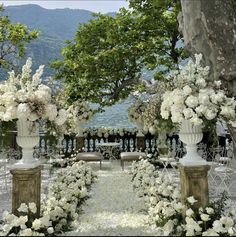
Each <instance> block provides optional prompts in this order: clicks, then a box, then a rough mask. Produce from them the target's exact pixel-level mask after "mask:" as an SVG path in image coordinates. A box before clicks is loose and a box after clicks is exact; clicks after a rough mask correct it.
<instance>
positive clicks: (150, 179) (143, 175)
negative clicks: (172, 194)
mask: <svg viewBox="0 0 236 237" xmlns="http://www.w3.org/2000/svg"><path fill="white" fill-rule="evenodd" d="M131 173H132V185H133V188H134V189H135V190H136V193H137V195H138V196H139V197H145V196H147V195H148V193H149V189H150V187H152V186H154V185H155V180H156V178H157V177H158V175H159V174H158V172H157V171H156V169H155V167H154V165H152V164H151V163H150V162H148V160H144V159H142V160H141V161H140V162H134V163H133V164H132V169H131Z"/></svg>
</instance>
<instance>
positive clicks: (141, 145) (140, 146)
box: [137, 136, 146, 151]
mask: <svg viewBox="0 0 236 237" xmlns="http://www.w3.org/2000/svg"><path fill="white" fill-rule="evenodd" d="M137 149H138V151H140V150H141V151H144V150H145V149H146V145H145V136H137Z"/></svg>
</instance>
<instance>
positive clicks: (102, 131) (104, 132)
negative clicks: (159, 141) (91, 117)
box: [83, 127, 138, 138]
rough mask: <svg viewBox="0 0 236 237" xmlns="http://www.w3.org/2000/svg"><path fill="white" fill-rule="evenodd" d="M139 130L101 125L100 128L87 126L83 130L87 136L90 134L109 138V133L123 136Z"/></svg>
mask: <svg viewBox="0 0 236 237" xmlns="http://www.w3.org/2000/svg"><path fill="white" fill-rule="evenodd" d="M137 132H138V130H137V128H107V127H99V128H85V129H84V130H83V134H84V136H85V137H87V136H88V135H90V136H94V135H96V134H97V135H98V136H99V137H105V138H107V137H108V136H109V135H119V136H121V137H123V136H124V135H126V134H133V135H135V134H136V133H137Z"/></svg>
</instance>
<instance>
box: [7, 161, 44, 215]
mask: <svg viewBox="0 0 236 237" xmlns="http://www.w3.org/2000/svg"><path fill="white" fill-rule="evenodd" d="M41 169H42V167H41V166H37V167H35V168H30V169H13V170H11V174H12V175H13V177H12V213H13V214H15V215H19V212H18V211H17V209H18V208H19V207H20V205H21V203H26V204H28V203H30V202H34V203H35V204H36V206H37V213H36V217H39V215H40V199H41Z"/></svg>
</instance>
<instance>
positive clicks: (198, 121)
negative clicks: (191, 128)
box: [190, 116, 203, 126]
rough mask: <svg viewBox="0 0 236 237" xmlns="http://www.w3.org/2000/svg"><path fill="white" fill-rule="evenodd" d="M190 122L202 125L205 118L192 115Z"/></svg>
mask: <svg viewBox="0 0 236 237" xmlns="http://www.w3.org/2000/svg"><path fill="white" fill-rule="evenodd" d="M190 122H191V123H193V124H194V125H195V126H198V125H201V124H202V123H203V120H202V119H200V118H198V117H197V116H196V117H192V118H191V119H190Z"/></svg>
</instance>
